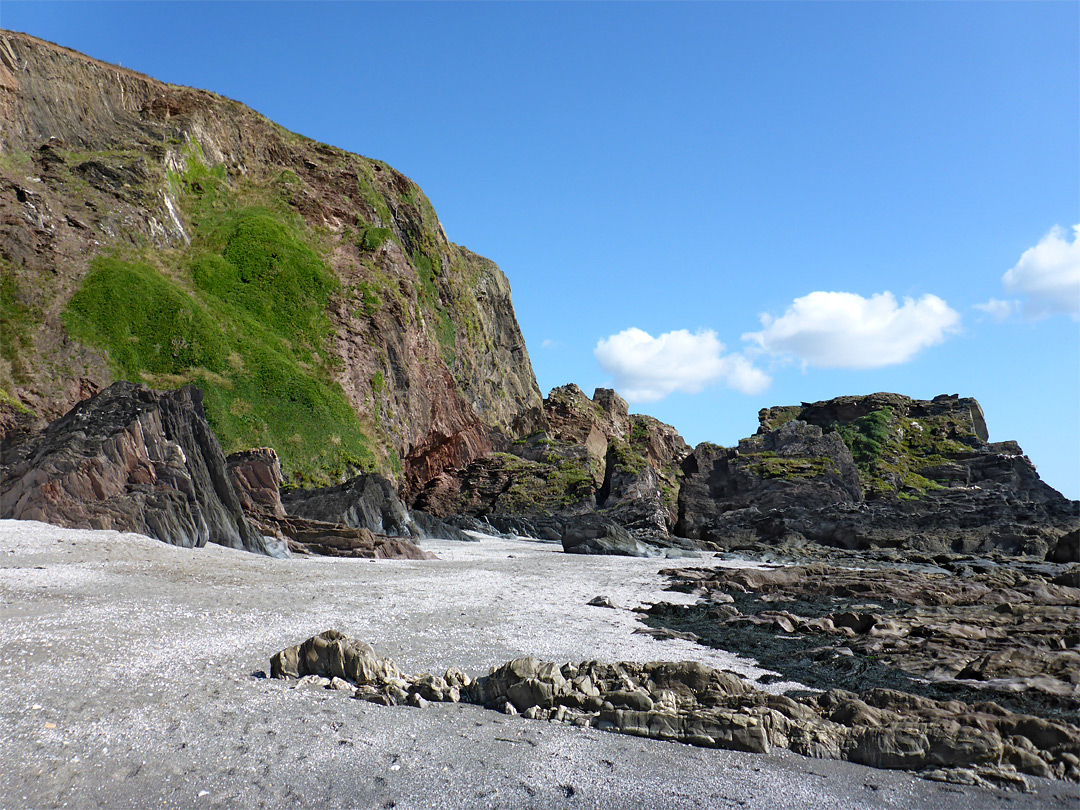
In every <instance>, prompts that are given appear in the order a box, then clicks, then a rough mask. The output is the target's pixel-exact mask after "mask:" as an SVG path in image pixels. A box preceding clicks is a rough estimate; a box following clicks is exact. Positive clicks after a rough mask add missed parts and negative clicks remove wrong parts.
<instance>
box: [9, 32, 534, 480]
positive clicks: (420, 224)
mask: <svg viewBox="0 0 1080 810" xmlns="http://www.w3.org/2000/svg"><path fill="white" fill-rule="evenodd" d="M0 120H2V121H3V122H4V125H3V127H2V128H0V152H2V153H3V154H4V155H5V156H6V158H5V160H4V161H2V162H0V270H2V272H3V287H2V290H0V294H2V299H0V300H2V303H3V305H4V317H5V321H6V322H7V321H8V320H10V326H11V329H10V330H8V331H5V341H4V346H3V347H2V354H0V391H2V392H3V394H4V395H3V396H0V431H3V433H2V434H0V435H7V434H8V433H14V432H16V431H18V430H20V429H22V428H21V427H20V426H22V425H26V424H30V425H32V426H35V427H41V426H43V425H44V424H45V423H46V422H47V421H48V420H51V419H55V418H56V417H58V416H59V415H61V414H63V413H64V412H66V411H67V410H68V409H70V408H71V407H72V406H73V405H74V404H75V403H76V402H77V401H79V400H80V399H83V398H85V396H86V395H87V392H88V391H91V392H92V391H94V390H97V389H100V388H102V387H104V386H106V385H108V384H109V383H110V382H112V381H113V380H115V379H119V378H126V379H144V380H146V381H147V382H150V383H151V384H152V385H154V386H155V387H158V388H163V387H167V386H168V385H177V384H178V383H183V382H196V383H199V384H201V385H203V386H204V388H206V389H207V392H208V393H207V400H206V402H207V408H208V410H210V411H211V413H212V421H213V422H214V424H215V425H217V426H218V428H219V435H220V437H221V440H222V442H223V444H224V445H225V446H226V449H227V450H228V451H235V450H240V449H244V448H246V447H252V446H256V445H258V444H266V443H268V442H269V443H271V444H274V445H275V448H276V449H277V451H278V452H279V454H280V455H281V456H282V459H283V460H284V461H285V464H286V473H287V474H288V475H289V477H290V479H291V480H293V481H297V480H300V479H303V480H307V481H311V482H315V483H328V482H330V481H340V480H341V479H342V478H343V477H345V476H346V475H348V474H351V473H354V472H357V471H359V470H360V469H373V468H374V469H379V470H381V471H382V472H383V473H385V474H387V475H388V476H390V477H393V478H394V479H395V480H396V482H397V483H399V484H400V485H401V487H402V490H403V491H404V492H405V493H406V494H414V493H415V492H417V491H419V489H420V488H421V487H422V486H423V484H424V483H425V482H426V481H428V480H429V479H431V478H432V477H434V476H435V475H437V474H438V473H440V472H441V471H442V470H444V469H447V468H451V469H453V468H458V467H461V466H464V465H466V464H468V463H469V462H470V461H471V460H473V459H474V458H477V457H478V456H481V455H483V454H485V453H487V452H489V451H491V450H492V449H493V448H498V447H500V446H502V445H503V444H505V443H507V442H509V441H511V440H513V439H514V438H517V437H518V436H521V435H527V434H528V433H531V432H534V431H535V430H538V429H540V428H541V427H542V416H541V413H540V411H541V396H540V392H539V389H538V388H537V386H536V381H535V378H534V376H533V372H532V367H531V364H530V361H529V356H528V352H527V350H526V347H525V343H524V340H523V338H522V335H521V331H520V329H519V327H518V324H517V320H516V318H515V315H514V310H513V304H512V300H511V294H510V285H509V283H508V282H507V280H506V277H505V276H504V275H503V273H502V272H501V271H500V270H499V268H498V267H497V266H496V265H495V264H494V263H492V262H491V261H489V260H487V259H485V258H483V257H481V256H478V255H476V254H475V253H473V252H471V251H469V250H467V249H466V248H464V247H462V246H460V245H456V244H454V243H452V242H450V241H449V240H448V239H447V237H446V234H445V232H444V231H443V229H442V226H441V224H440V223H439V220H438V217H437V216H436V214H435V211H434V209H433V208H432V206H431V203H430V201H429V200H428V199H427V197H426V196H425V195H424V194H423V192H422V191H421V190H420V189H419V188H418V187H417V186H416V184H415V183H413V182H412V181H411V180H409V179H408V178H406V177H405V176H404V175H402V174H401V173H400V172H397V171H395V170H394V169H393V168H391V167H390V166H387V165H386V164H385V163H382V162H380V161H377V160H371V159H368V158H364V157H361V156H359V155H354V154H350V153H348V152H345V151H344V150H341V149H337V148H335V147H332V146H329V145H326V144H321V143H317V142H315V141H311V140H309V139H307V138H304V137H302V136H300V135H297V134H294V133H291V132H288V131H286V130H284V129H283V128H281V127H280V126H277V125H276V124H274V123H273V122H271V121H268V120H267V119H265V118H264V117H262V116H261V115H259V114H258V113H256V112H255V111H253V110H251V109H249V108H247V107H245V106H243V105H242V104H239V103H238V102H235V101H232V100H230V99H227V98H224V97H222V96H219V95H215V94H213V93H210V92H206V91H203V90H196V89H193V88H189V87H180V86H176V85H170V84H165V83H163V82H159V81H155V80H154V79H151V78H149V77H147V76H144V75H141V74H138V73H136V72H134V71H131V70H127V69H125V68H122V67H119V66H116V65H109V64H106V63H103V62H100V61H97V60H95V59H92V58H89V57H87V56H84V55H82V54H79V53H76V52H75V51H72V50H69V49H67V48H63V47H60V46H57V45H54V44H52V43H48V42H44V41H42V40H39V39H36V38H34V37H31V36H27V35H25V34H19V33H15V32H9V31H0ZM207 211H211V212H212V214H211V215H210V216H209V217H208V216H206V214H207ZM234 224H235V228H234V227H233V225H234ZM252 226H253V227H257V228H259V229H261V230H262V232H263V233H262V234H261V235H274V234H276V235H278V236H280V237H282V239H284V243H283V244H285V243H287V244H286V245H285V247H286V249H283V250H276V251H272V253H273V257H272V258H273V261H272V262H269V263H268V264H267V265H266V266H261V267H259V268H251V267H246V268H243V269H239V270H237V269H233V270H229V269H228V264H227V263H228V262H230V261H234V260H236V261H239V260H240V259H242V258H243V256H242V255H241V254H243V253H244V251H245V249H244V248H239V247H235V246H234V248H235V249H230V248H229V242H230V241H233V242H236V240H237V239H238V238H239V239H240V240H242V239H243V236H244V228H248V227H252ZM230 231H231V232H230ZM208 255H210V256H213V257H217V258H214V259H213V261H214V262H215V264H214V265H210V264H206V261H207V256H208ZM301 255H302V257H305V258H304V261H306V262H308V264H307V265H305V266H304V267H303V268H301V271H302V272H301V273H300V277H302V278H307V279H309V280H310V273H309V272H308V271H309V270H310V267H309V265H311V264H317V265H319V266H320V268H321V270H320V272H324V271H325V276H326V278H325V281H326V282H327V283H326V284H325V285H324V290H323V291H324V292H325V293H326V295H324V296H323V297H322V298H321V299H319V300H315V299H312V301H311V302H309V303H310V307H311V310H312V312H310V313H304V317H303V318H297V319H295V320H294V321H292V322H291V323H285V324H283V327H282V329H280V330H279V331H280V332H281V334H279V335H269V334H266V332H265V330H263V329H261V328H260V327H264V326H267V325H268V324H270V323H271V321H272V319H271V318H268V317H265V316H266V315H268V314H273V312H274V311H275V309H280V307H276V308H275V307H269V308H267V307H265V306H264V304H263V303H262V302H260V301H259V300H257V299H258V298H260V297H262V298H263V299H265V300H272V298H273V290H269V289H260V290H258V291H255V290H253V289H252V288H251V286H250V285H249V286H248V287H244V288H243V289H240V288H235V287H234V288H225V287H222V286H221V284H220V282H221V281H222V280H227V277H226V276H222V275H220V273H219V274H218V275H216V276H213V280H212V282H210V281H207V282H206V283H205V284H204V283H203V282H204V281H205V280H206V279H209V278H211V276H212V275H213V274H212V273H208V271H210V270H214V269H215V267H216V268H217V270H221V271H227V272H228V273H236V272H239V273H240V274H241V275H243V276H244V277H245V278H248V279H250V278H252V277H260V278H262V277H263V276H266V277H271V278H272V277H273V276H274V274H275V273H281V272H286V271H288V268H287V267H286V265H288V262H289V260H290V257H293V258H295V257H296V256H301ZM102 257H105V258H106V259H107V260H108V262H110V265H109V268H108V272H110V273H113V274H114V275H115V274H117V273H126V274H127V276H126V278H127V279H128V280H129V281H131V280H137V281H138V289H135V286H134V282H132V283H128V284H126V285H124V286H125V289H126V290H127V291H129V292H131V293H132V294H136V293H137V294H139V295H141V296H143V297H144V298H145V299H147V300H149V301H152V302H154V304H155V305H160V306H161V307H165V308H166V309H167V308H168V307H174V308H179V309H181V310H183V313H182V314H183V315H184V316H185V317H184V318H161V319H158V321H157V322H156V323H155V324H154V331H155V334H152V335H146V334H142V325H141V324H140V323H139V321H140V318H145V317H148V316H147V312H149V311H151V310H153V309H154V307H149V308H142V307H129V308H125V307H123V306H117V307H115V308H113V309H112V310H110V311H107V312H103V313H102V314H101V317H100V318H97V319H96V320H95V319H94V318H92V317H90V318H87V317H84V318H83V321H82V322H81V328H80V329H77V330H76V329H73V326H72V324H73V321H72V319H71V317H70V314H71V313H70V305H71V302H72V300H73V298H74V297H75V296H77V295H78V294H79V292H80V290H82V291H83V293H84V294H85V293H86V285H87V280H88V279H90V282H91V286H93V284H94V283H99V282H100V281H101V278H102V274H103V273H104V274H106V275H107V273H106V270H104V269H103V268H102V267H100V266H99V265H98V260H99V259H101V258H102ZM221 258H224V259H225V260H226V264H225V265H222V264H221V263H220V262H218V259H221ZM234 264H235V261H234ZM283 268H284V269H283ZM305 283H306V282H305ZM297 292H298V293H299V294H298V295H295V296H289V297H288V301H287V302H286V303H287V304H288V305H289V306H293V305H296V306H299V305H301V304H302V303H303V302H301V301H300V299H301V298H302V297H303V295H306V294H307V293H309V292H310V288H303V289H298V290H297ZM298 302H300V303H298ZM305 305H306V304H305ZM245 308H246V309H245ZM264 310H265V311H264ZM86 311H89V308H88V307H86V308H84V314H85V312H86ZM260 313H261V314H260ZM92 314H93V313H91V315H92ZM248 315H254V320H255V321H256V322H257V323H253V322H252V321H250V320H249V319H247V317H246V316H248ZM309 315H311V316H313V317H314V316H317V317H318V318H320V319H322V318H325V319H326V324H325V326H326V327H327V328H326V329H323V328H321V327H320V328H319V329H317V330H315V331H310V330H309V331H310V335H316V333H318V334H317V339H313V340H307V339H306V338H305V339H303V340H298V339H296V337H295V335H290V334H289V332H290V330H293V329H294V327H298V326H302V325H303V324H304V323H306V319H307V318H308V316H309ZM192 316H193V317H192ZM207 318H209V322H208V324H209V325H208V326H207V328H206V329H203V330H202V331H201V332H200V337H201V338H206V339H207V340H208V341H211V342H213V341H228V342H229V343H230V344H231V345H229V346H226V347H224V348H222V349H221V350H218V351H216V353H215V352H210V351H207V352H203V354H202V355H198V350H199V349H200V344H199V342H198V340H195V339H194V338H193V330H195V328H196V327H199V325H200V324H199V321H200V319H202V320H207ZM193 324H194V326H193ZM5 325H7V323H6V324H5ZM128 332H130V335H131V337H132V339H136V338H137V339H139V340H141V341H142V342H141V343H128V342H126V337H124V338H121V339H118V340H114V337H115V335H118V334H120V335H126V334H127V333H128ZM324 337H325V340H324V339H323V338H324ZM283 340H284V342H282V341H283ZM148 344H151V345H148ZM158 344H160V345H158ZM154 345H158V351H157V352H155V351H154V349H153V346H154ZM202 348H205V346H203V347H202ZM211 355H212V356H211ZM125 358H126V359H125ZM257 365H258V366H260V367H259V368H256V366H257ZM208 371H209V372H210V373H209V374H207V373H206V372H208ZM253 376H256V377H257V378H258V379H257V380H256V381H254V382H253V381H252V377H253ZM267 386H271V387H272V390H273V391H275V392H278V393H281V392H284V393H287V394H289V395H290V396H292V397H302V398H303V401H304V402H305V404H308V405H310V406H311V407H309V408H308V411H307V413H308V419H309V420H310V419H315V418H319V419H320V420H321V424H322V425H323V426H324V427H325V434H326V435H323V436H321V437H318V441H316V440H315V439H314V438H313V437H305V436H303V435H299V434H298V436H299V439H300V441H292V440H293V438H294V437H293V434H292V433H291V429H290V427H289V425H288V420H279V419H276V418H275V413H274V411H275V409H277V408H279V407H281V403H280V402H275V401H274V400H275V397H263V396H262V395H261V392H263V391H264V390H267ZM210 389H213V396H211V395H210ZM276 399H281V398H276ZM331 436H336V438H337V440H338V442H339V443H338V444H334V443H331V444H325V443H326V442H327V441H329V440H330V437H331ZM316 444H318V446H315V445H316Z"/></svg>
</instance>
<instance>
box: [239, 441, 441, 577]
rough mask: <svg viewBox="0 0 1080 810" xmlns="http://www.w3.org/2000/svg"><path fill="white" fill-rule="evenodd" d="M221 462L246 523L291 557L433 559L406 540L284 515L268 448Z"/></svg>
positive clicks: (273, 458) (276, 467)
mask: <svg viewBox="0 0 1080 810" xmlns="http://www.w3.org/2000/svg"><path fill="white" fill-rule="evenodd" d="M226 462H227V465H228V469H229V475H230V476H231V478H232V482H233V485H234V487H235V488H236V491H237V493H238V494H239V496H240V503H241V506H242V507H243V510H244V514H245V515H246V517H247V518H248V520H249V521H250V522H251V523H252V524H253V525H254V526H255V527H257V528H258V530H259V531H260V532H262V533H263V535H265V536H271V537H277V538H280V539H281V540H282V541H284V542H286V543H288V548H289V550H290V551H291V552H293V553H294V554H305V555H310V554H318V555H321V556H328V557H360V558H367V559H410V560H428V559H434V557H435V555H434V554H431V553H429V552H426V551H423V550H421V549H420V548H419V546H417V545H416V544H415V543H413V542H412V541H411V540H409V539H408V538H403V537H387V536H385V535H379V534H375V533H374V532H372V531H370V530H369V529H366V528H360V527H351V526H345V525H343V524H340V523H329V522H326V521H320V520H312V519H309V518H302V517H295V516H290V515H287V514H286V513H285V508H284V506H283V505H282V503H281V497H280V492H281V489H280V488H281V484H282V481H283V476H282V474H281V466H280V464H279V462H278V457H277V453H275V452H274V450H273V449H271V448H269V447H264V448H259V449H257V450H247V451H243V452H239V453H233V454H232V455H230V456H229V457H228V458H227V459H226Z"/></svg>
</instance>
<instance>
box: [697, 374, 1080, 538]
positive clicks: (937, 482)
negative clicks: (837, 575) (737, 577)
mask: <svg viewBox="0 0 1080 810" xmlns="http://www.w3.org/2000/svg"><path fill="white" fill-rule="evenodd" d="M759 419H760V422H761V427H760V428H759V430H758V433H757V435H755V436H753V437H751V438H749V439H745V440H743V441H742V442H740V444H739V447H738V448H737V449H726V448H718V447H716V446H715V445H708V444H704V445H699V446H698V447H697V448H696V449H695V450H694V452H693V454H692V455H690V456H689V457H688V458H687V459H686V460H685V461H684V462H683V472H684V475H685V478H684V480H683V482H682V487H681V489H680V495H679V521H678V525H677V526H676V532H677V533H679V534H680V535H683V536H686V537H690V538H694V539H699V540H704V541H710V542H713V543H719V544H721V545H731V544H733V543H734V544H738V543H746V542H755V541H758V540H769V541H773V542H785V543H793V542H794V543H798V542H803V541H805V540H812V541H815V542H818V543H824V544H827V545H834V546H842V547H846V548H868V547H899V546H903V547H906V548H912V549H918V550H922V551H930V552H940V551H956V552H961V551H962V552H969V553H970V552H987V551H992V550H1001V551H1005V552H1007V553H1011V554H1033V555H1036V556H1040V557H1041V556H1043V555H1045V554H1046V553H1047V550H1048V548H1050V547H1053V546H1054V545H1055V544H1056V543H1057V539H1058V537H1059V536H1060V535H1062V534H1063V533H1065V532H1068V531H1070V530H1072V529H1074V528H1075V527H1076V525H1077V523H1078V521H1080V504H1078V503H1077V502H1075V501H1069V500H1067V499H1065V498H1064V497H1062V495H1061V494H1060V493H1058V492H1056V491H1055V490H1054V489H1052V488H1051V487H1049V486H1048V485H1047V484H1045V483H1044V482H1043V481H1042V480H1041V479H1040V478H1039V476H1038V473H1037V472H1036V471H1035V468H1034V466H1033V465H1032V464H1031V462H1030V461H1029V460H1028V459H1027V458H1026V457H1025V456H1024V455H1023V452H1022V451H1021V450H1020V448H1019V446H1017V444H1016V443H1015V442H995V443H988V442H987V436H988V434H987V431H986V424H985V420H984V419H983V415H982V409H981V408H980V407H979V404H978V403H977V402H976V401H975V400H973V399H961V398H959V397H957V396H940V397H936V398H934V399H933V400H930V401H925V400H913V399H910V398H908V397H904V396H901V395H898V394H873V395H871V396H866V397H840V398H837V399H834V400H828V401H825V402H816V403H812V404H803V405H801V406H788V407H782V408H766V409H763V410H762V411H761V413H760V414H759Z"/></svg>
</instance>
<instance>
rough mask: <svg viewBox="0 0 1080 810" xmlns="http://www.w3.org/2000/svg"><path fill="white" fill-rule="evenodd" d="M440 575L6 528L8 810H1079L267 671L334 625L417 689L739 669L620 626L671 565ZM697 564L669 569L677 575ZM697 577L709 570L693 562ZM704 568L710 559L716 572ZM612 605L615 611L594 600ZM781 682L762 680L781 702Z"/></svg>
mask: <svg viewBox="0 0 1080 810" xmlns="http://www.w3.org/2000/svg"><path fill="white" fill-rule="evenodd" d="M423 546H424V548H425V549H426V550H430V551H434V552H435V553H436V554H438V555H439V557H440V559H438V560H432V561H385V560H381V561H365V560H334V559H324V558H314V559H312V558H293V559H290V560H273V559H269V558H265V557H259V556H256V555H252V554H247V553H244V552H239V551H234V550H230V549H224V548H220V547H216V546H214V547H209V548H205V549H196V550H187V549H179V548H174V547H171V546H167V545H165V544H163V543H160V542H158V541H155V540H151V539H149V538H146V537H141V536H139V535H133V534H120V533H117V532H96V531H79V530H68V529H58V528H55V527H52V526H48V525H45V524H41V523H33V522H30V521H25V522H20V521H0V689H2V694H3V699H2V701H0V728H2V729H3V731H2V732H0V762H2V763H3V766H2V768H0V807H2V808H36V807H43V808H44V807H107V808H126V807H133V808H136V807H137V808H144V807H181V808H186V807H193V808H210V807H221V808H225V807H228V808H259V807H267V808H279V807H281V808H284V807H319V808H348V807H357V808H367V807H372V808H381V807H387V808H389V807H396V808H428V807H431V808H441V807H446V808H469V807H500V808H501V807H508V808H509V807H536V808H547V807H552V808H554V807H570V808H576V807H602V808H609V807H610V808H621V807H626V808H631V807H633V808H651V807H652V808H667V807H701V808H728V807H731V808H817V807H821V808H829V810H846V808H919V809H920V810H922V809H924V808H925V809H926V810H931V808H983V807H1015V808H1057V807H1061V808H1075V807H1076V806H1077V804H1078V803H1080V790H1078V788H1077V786H1075V785H1070V784H1065V783H1061V782H1052V781H1046V780H1037V779H1033V780H1032V783H1033V784H1034V785H1035V792H1034V793H1029V794H1021V793H1017V792H1014V791H1013V792H1005V791H988V790H980V789H973V788H961V787H958V786H955V785H944V784H939V783H934V782H928V781H926V780H922V779H919V778H917V777H914V776H912V775H910V774H906V773H901V772H891V771H880V770H873V769H870V768H865V767H862V766H858V765H851V764H848V763H842V762H831V761H822V760H811V759H806V758H803V757H799V756H796V755H793V754H789V753H783V754H778V755H752V754H741V753H737V752H729V751H715V750H711V749H700V748H693V747H690V746H685V745H679V744H675V743H665V742H658V741H653V740H644V739H638V738H634V737H627V736H622V735H616V734H609V733H605V732H600V731H596V730H592V729H580V728H575V727H570V726H562V725H559V724H555V723H547V722H542V721H529V720H525V719H522V718H519V717H507V716H504V715H501V714H499V713H496V712H490V711H484V710H483V709H480V708H478V707H474V706H459V705H445V704H439V705H433V706H429V707H426V708H424V709H415V708H408V707H392V708H386V707H381V706H376V705H373V704H369V703H364V702H361V701H356V700H353V699H351V698H349V697H348V696H347V695H345V694H343V693H339V692H331V691H327V690H322V689H316V688H313V687H309V686H296V685H295V684H290V683H286V682H280V681H273V680H269V679H265V678H261V677H257V676H256V675H255V673H256V672H258V671H260V670H261V671H268V669H269V665H268V660H269V657H270V656H271V655H272V654H273V653H274V652H276V651H277V650H279V649H281V648H283V647H285V646H289V645H292V644H296V643H298V642H300V641H302V640H304V639H306V638H308V637H309V636H311V635H313V634H314V633H317V632H319V631H321V630H325V629H328V628H335V629H338V630H341V631H342V632H345V633H347V634H349V635H351V636H354V637H356V638H360V639H363V640H366V641H368V642H370V643H371V644H373V645H374V646H375V648H376V650H377V652H379V653H380V654H382V655H388V656H390V657H391V658H393V659H394V660H395V661H396V662H397V663H398V665H399V666H400V667H401V668H402V669H403V670H405V671H407V672H413V673H417V672H422V671H425V670H431V671H434V672H439V673H441V672H442V671H443V670H444V669H445V668H446V667H447V666H449V665H451V664H457V665H458V666H460V667H462V668H463V669H464V670H465V671H466V672H468V673H470V674H472V675H479V674H483V673H485V672H486V671H487V669H488V667H489V666H490V665H492V664H498V663H502V662H503V661H505V660H507V659H510V658H514V657H516V656H519V655H523V654H531V655H534V656H536V657H538V658H542V659H546V660H554V661H559V662H563V661H579V660H586V659H591V658H596V659H600V660H611V661H613V660H637V661H649V660H685V659H693V660H699V661H702V662H703V663H706V664H708V665H710V666H714V667H721V668H728V669H732V670H735V671H738V672H740V673H742V674H744V675H746V676H747V677H751V678H754V677H757V676H758V675H760V674H761V673H762V672H763V670H761V669H760V668H758V667H756V666H755V665H754V663H753V662H752V661H750V660H748V659H740V658H738V657H736V656H732V655H727V654H724V653H720V652H717V651H712V650H708V649H705V648H703V647H700V646H698V645H695V644H692V643H690V642H686V641H680V640H670V639H669V640H657V639H654V638H652V637H650V636H647V635H643V634H637V633H635V632H634V631H635V630H636V629H638V628H640V627H641V625H640V623H638V622H637V619H636V615H635V614H634V613H632V612H630V611H629V610H627V609H626V608H630V607H633V606H635V605H638V604H641V603H647V602H651V601H653V600H657V601H658V600H660V599H661V598H663V599H665V600H667V601H675V600H676V599H679V598H688V597H680V595H677V594H672V593H669V592H663V591H662V587H663V581H662V577H660V576H659V575H658V571H659V570H660V569H662V568H665V567H669V566H670V565H671V562H670V561H667V560H642V559H629V558H598V557H578V556H574V555H566V554H562V553H561V551H560V549H559V548H558V547H557V546H552V545H549V544H542V543H537V542H534V541H528V540H501V539H496V538H482V539H481V541H480V542H477V543H455V542H450V541H427V542H425V543H424V544H423ZM687 562H688V561H685V560H679V561H678V564H679V565H680V566H682V565H684V564H686V563H687ZM690 562H691V564H695V563H694V562H693V561H690ZM716 562H717V561H715V560H713V559H711V558H702V559H700V560H698V561H696V564H709V565H713V564H716ZM601 594H602V595H606V596H608V597H610V598H611V600H612V601H613V602H614V603H615V604H616V605H618V606H620V608H622V609H618V610H611V609H607V608H600V607H591V606H587V605H586V604H585V603H586V602H587V601H588V600H589V599H591V598H592V597H594V596H597V595H601ZM786 686H790V685H785V684H777V683H774V684H770V685H769V687H767V688H769V689H770V690H772V691H782V690H783V689H784V688H786Z"/></svg>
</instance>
